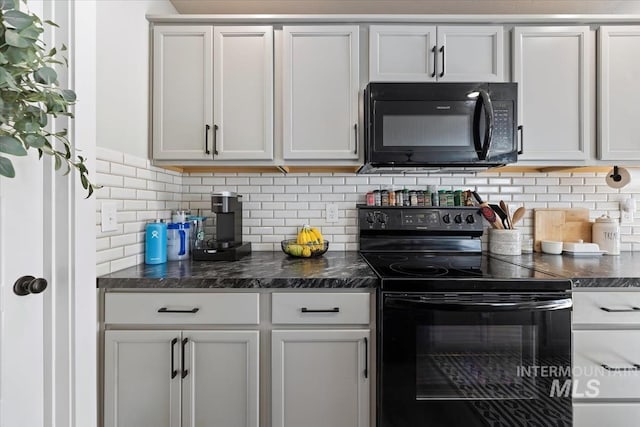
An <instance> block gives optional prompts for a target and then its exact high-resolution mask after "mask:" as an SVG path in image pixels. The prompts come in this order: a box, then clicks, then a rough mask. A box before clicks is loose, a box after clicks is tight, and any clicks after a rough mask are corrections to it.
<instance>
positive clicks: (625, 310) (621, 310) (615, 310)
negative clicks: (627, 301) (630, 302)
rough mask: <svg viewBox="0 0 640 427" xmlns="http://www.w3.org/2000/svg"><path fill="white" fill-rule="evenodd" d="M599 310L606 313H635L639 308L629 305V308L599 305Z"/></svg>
mask: <svg viewBox="0 0 640 427" xmlns="http://www.w3.org/2000/svg"><path fill="white" fill-rule="evenodd" d="M600 310H602V311H606V312H607V313H637V312H640V308H639V307H631V308H607V307H600Z"/></svg>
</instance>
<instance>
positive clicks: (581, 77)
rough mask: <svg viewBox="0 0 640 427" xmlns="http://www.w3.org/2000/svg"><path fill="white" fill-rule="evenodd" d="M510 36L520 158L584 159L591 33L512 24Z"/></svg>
mask: <svg viewBox="0 0 640 427" xmlns="http://www.w3.org/2000/svg"><path fill="white" fill-rule="evenodd" d="M513 39H514V41H513V80H514V81H515V82H517V83H518V116H519V123H520V124H521V125H523V127H524V139H525V146H524V147H523V148H524V154H523V155H521V156H520V157H519V159H518V160H546V161H548V160H581V161H584V160H587V159H588V158H589V157H590V155H591V154H590V153H591V141H592V138H591V122H592V120H591V111H592V110H591V105H592V104H591V103H592V102H593V90H594V85H593V77H592V74H591V63H592V60H593V56H592V55H593V44H594V40H593V33H592V32H591V30H590V29H589V27H585V26H579V27H578V26H576V27H516V28H515V29H514V33H513Z"/></svg>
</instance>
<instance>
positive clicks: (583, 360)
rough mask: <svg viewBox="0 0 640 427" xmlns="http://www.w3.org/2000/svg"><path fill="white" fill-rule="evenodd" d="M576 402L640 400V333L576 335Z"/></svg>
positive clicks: (574, 367) (574, 344)
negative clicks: (582, 400) (578, 400)
mask: <svg viewBox="0 0 640 427" xmlns="http://www.w3.org/2000/svg"><path fill="white" fill-rule="evenodd" d="M573 339H574V342H573V374H574V375H573V381H574V382H575V383H574V394H573V397H574V399H640V331H629V330H625V331H613V330H606V331H574V333H573Z"/></svg>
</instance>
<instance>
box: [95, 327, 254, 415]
mask: <svg viewBox="0 0 640 427" xmlns="http://www.w3.org/2000/svg"><path fill="white" fill-rule="evenodd" d="M258 346H259V332H258V331H150V330H137V331H106V332H105V366H104V372H105V375H104V377H105V380H104V381H105V385H104V390H105V395H104V426H105V427H140V426H153V427H162V426H167V427H179V426H183V427H186V426H189V427H196V426H224V427H258V395H259V389H258V360H259V359H258V358H259V354H258Z"/></svg>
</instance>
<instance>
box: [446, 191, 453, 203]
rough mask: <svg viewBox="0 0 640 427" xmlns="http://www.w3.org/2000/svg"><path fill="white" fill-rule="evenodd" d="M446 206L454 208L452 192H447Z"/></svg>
mask: <svg viewBox="0 0 640 427" xmlns="http://www.w3.org/2000/svg"><path fill="white" fill-rule="evenodd" d="M447 206H455V201H454V198H453V191H451V190H449V191H447Z"/></svg>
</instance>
